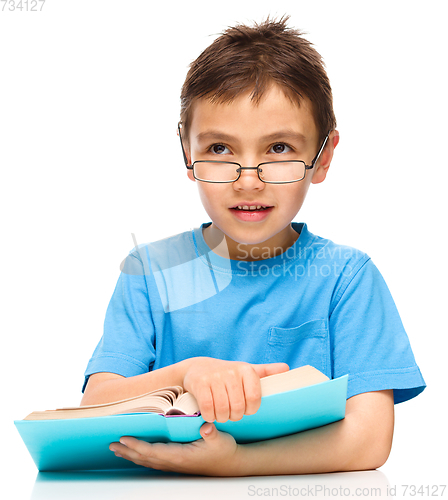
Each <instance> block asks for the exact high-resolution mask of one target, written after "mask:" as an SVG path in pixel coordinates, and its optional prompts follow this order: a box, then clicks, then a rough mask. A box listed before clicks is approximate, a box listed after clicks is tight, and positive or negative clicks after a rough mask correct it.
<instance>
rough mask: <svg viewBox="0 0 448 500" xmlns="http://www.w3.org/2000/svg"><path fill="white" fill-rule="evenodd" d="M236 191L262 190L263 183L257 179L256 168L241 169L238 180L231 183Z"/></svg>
mask: <svg viewBox="0 0 448 500" xmlns="http://www.w3.org/2000/svg"><path fill="white" fill-rule="evenodd" d="M233 188H234V189H235V190H237V191H242V190H254V189H255V190H260V189H263V188H264V182H262V181H260V178H259V177H258V167H241V175H240V178H239V179H238V180H237V181H235V182H234V183H233Z"/></svg>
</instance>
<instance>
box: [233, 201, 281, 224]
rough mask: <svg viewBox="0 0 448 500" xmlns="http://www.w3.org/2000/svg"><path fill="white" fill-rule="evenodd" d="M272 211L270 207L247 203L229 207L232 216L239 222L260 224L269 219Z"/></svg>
mask: <svg viewBox="0 0 448 500" xmlns="http://www.w3.org/2000/svg"><path fill="white" fill-rule="evenodd" d="M273 209H274V207H273V206H271V205H263V204H261V203H257V202H253V203H250V202H247V204H245V203H244V202H243V204H241V205H235V206H233V207H230V210H231V212H232V215H233V216H234V217H235V218H236V219H238V220H239V221H240V222H262V221H264V220H266V219H267V218H268V217H269V214H270V213H271V212H272V210H273Z"/></svg>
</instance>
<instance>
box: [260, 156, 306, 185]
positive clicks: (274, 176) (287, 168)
mask: <svg viewBox="0 0 448 500" xmlns="http://www.w3.org/2000/svg"><path fill="white" fill-rule="evenodd" d="M305 171H306V169H305V163H304V162H303V161H276V162H273V163H263V164H262V165H260V167H259V172H260V177H261V179H262V180H263V181H265V182H292V181H301V180H302V179H303V178H304V177H305Z"/></svg>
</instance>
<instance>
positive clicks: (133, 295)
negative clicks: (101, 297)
mask: <svg viewBox="0 0 448 500" xmlns="http://www.w3.org/2000/svg"><path fill="white" fill-rule="evenodd" d="M154 360H155V347H154V324H153V321H152V316H151V310H150V305H149V299H148V290H147V285H146V275H145V272H144V269H143V265H142V261H141V260H140V259H139V257H138V252H135V253H131V254H130V255H129V256H128V257H127V258H126V260H125V263H124V266H123V269H122V272H121V274H120V277H119V278H118V282H117V285H116V287H115V290H114V293H113V295H112V298H111V300H110V302H109V306H108V308H107V312H106V318H105V321H104V332H103V336H102V338H101V340H100V342H99V343H98V345H97V347H96V349H95V351H94V353H93V356H92V357H91V359H90V361H89V363H88V365H87V369H86V371H85V381H84V387H83V392H84V389H85V387H86V385H87V381H88V378H89V376H90V375H92V374H93V373H98V372H110V373H116V374H118V375H122V376H124V377H132V376H135V375H140V374H142V373H147V372H148V371H150V370H151V368H152V365H153V364H154Z"/></svg>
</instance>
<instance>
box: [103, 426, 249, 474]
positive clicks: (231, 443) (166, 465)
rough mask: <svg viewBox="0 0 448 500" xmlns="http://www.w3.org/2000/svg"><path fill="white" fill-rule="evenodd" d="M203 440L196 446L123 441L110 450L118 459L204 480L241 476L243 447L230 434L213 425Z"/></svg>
mask: <svg viewBox="0 0 448 500" xmlns="http://www.w3.org/2000/svg"><path fill="white" fill-rule="evenodd" d="M200 433H201V436H202V439H199V440H198V441H193V442H192V443H186V444H180V443H167V444H164V443H152V444H150V443H147V442H145V441H140V440H139V439H136V438H133V437H129V436H127V437H122V438H121V439H120V443H112V444H111V445H110V447H109V449H110V450H111V451H113V452H115V455H116V456H118V457H122V458H125V459H126V460H130V461H131V462H134V463H135V464H137V465H143V466H144V467H151V468H153V469H157V470H163V471H171V472H181V473H184V474H199V475H204V476H233V475H238V473H237V471H238V470H239V467H238V464H237V452H238V448H239V445H237V444H236V442H235V440H234V439H233V437H232V436H231V435H230V434H227V433H225V432H219V431H218V430H217V429H216V427H215V426H214V425H213V424H209V423H206V424H204V425H203V426H202V427H201V429H200Z"/></svg>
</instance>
